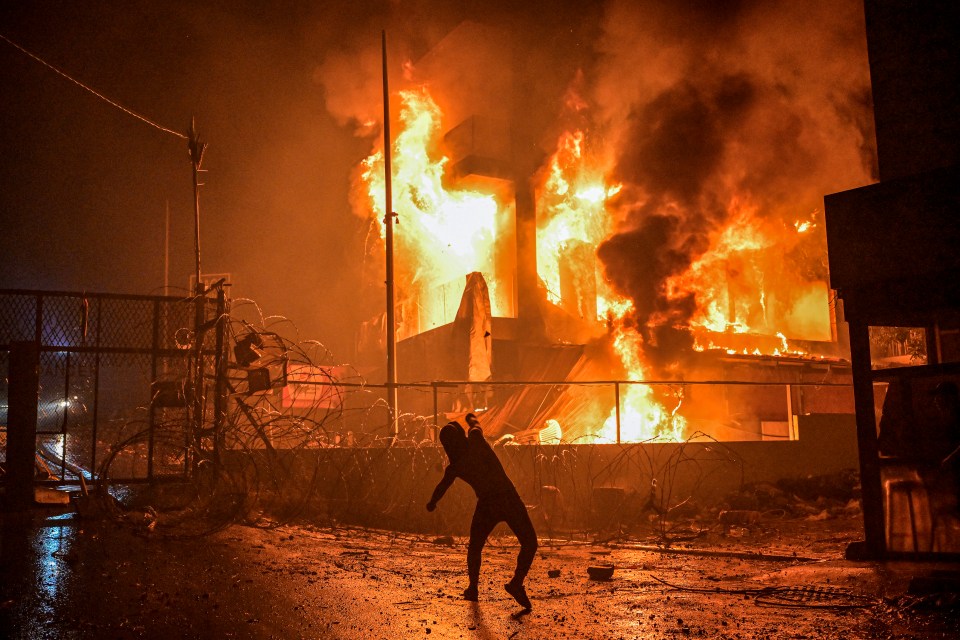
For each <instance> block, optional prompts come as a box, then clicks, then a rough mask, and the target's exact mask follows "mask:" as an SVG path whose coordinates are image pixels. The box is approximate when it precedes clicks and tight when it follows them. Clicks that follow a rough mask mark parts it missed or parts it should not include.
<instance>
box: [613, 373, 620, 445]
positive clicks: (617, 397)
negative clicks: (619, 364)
mask: <svg viewBox="0 0 960 640" xmlns="http://www.w3.org/2000/svg"><path fill="white" fill-rule="evenodd" d="M613 395H614V398H615V404H614V406H615V407H616V410H617V444H620V382H619V381H617V382H614V383H613Z"/></svg>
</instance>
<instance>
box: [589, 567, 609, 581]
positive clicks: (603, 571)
mask: <svg viewBox="0 0 960 640" xmlns="http://www.w3.org/2000/svg"><path fill="white" fill-rule="evenodd" d="M613 570H614V567H613V565H612V564H600V565H593V566H590V567H587V575H589V576H590V579H591V580H598V581H602V580H609V579H610V578H612V577H613Z"/></svg>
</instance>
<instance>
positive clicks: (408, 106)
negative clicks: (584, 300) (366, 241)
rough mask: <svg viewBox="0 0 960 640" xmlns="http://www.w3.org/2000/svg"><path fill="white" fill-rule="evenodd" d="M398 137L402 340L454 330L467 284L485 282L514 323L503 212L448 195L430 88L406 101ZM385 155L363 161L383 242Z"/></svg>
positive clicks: (479, 199) (462, 192)
mask: <svg viewBox="0 0 960 640" xmlns="http://www.w3.org/2000/svg"><path fill="white" fill-rule="evenodd" d="M400 98H401V108H400V113H399V120H400V123H401V127H400V132H399V134H398V135H397V136H396V139H395V140H394V143H393V173H394V180H393V185H394V198H393V200H394V210H395V212H396V213H397V216H398V217H397V222H398V226H397V227H396V236H395V251H396V262H395V264H396V265H397V268H396V272H397V286H398V289H399V290H400V291H401V296H400V297H401V298H403V302H401V305H402V309H403V313H402V314H401V320H400V322H401V323H403V325H404V326H403V327H401V328H399V329H398V335H399V336H400V337H406V336H408V335H415V334H416V333H420V332H422V331H426V330H427V329H431V328H434V327H438V326H441V325H443V324H447V323H449V322H451V321H452V320H453V318H454V316H455V314H456V311H457V306H458V304H459V301H460V295H461V294H462V292H463V283H464V277H465V276H466V275H467V274H469V273H472V272H474V271H480V272H482V273H483V274H484V276H485V278H486V280H487V284H488V287H489V289H490V298H491V306H492V312H493V314H494V315H512V291H511V290H510V288H511V286H512V277H511V275H512V274H500V273H498V272H497V265H496V263H495V260H494V258H495V250H496V245H497V241H498V238H499V233H500V223H499V222H498V218H501V217H504V215H505V214H504V213H503V212H502V211H501V210H502V207H501V205H500V204H499V203H498V202H497V200H496V198H495V197H494V195H493V194H490V193H481V192H479V191H471V190H466V189H447V188H445V186H444V173H445V170H446V165H447V163H448V160H447V158H446V157H443V156H442V155H440V154H438V153H437V151H436V149H437V147H438V145H439V139H440V134H441V113H440V110H439V108H438V107H437V105H436V103H435V102H434V101H433V100H432V98H431V97H430V95H429V93H428V92H427V90H426V89H425V88H422V89H420V90H417V91H403V92H401V93H400ZM383 176H384V169H383V152H382V151H377V152H375V153H373V154H372V155H370V156H369V157H368V158H367V159H366V160H364V161H363V165H362V172H361V179H362V181H363V183H364V184H365V185H366V192H367V194H368V197H369V206H370V208H371V210H372V211H373V213H374V216H375V218H376V219H377V223H378V225H379V228H380V234H381V237H383V236H384V234H385V226H384V223H383V218H384V214H385V210H384V201H383V193H384V184H383V180H384V178H383Z"/></svg>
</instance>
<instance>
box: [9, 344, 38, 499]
mask: <svg viewBox="0 0 960 640" xmlns="http://www.w3.org/2000/svg"><path fill="white" fill-rule="evenodd" d="M9 375H10V378H9V380H10V382H9V386H8V393H9V399H8V413H7V420H8V425H7V463H6V464H7V474H8V476H7V477H8V478H9V484H8V485H7V507H8V509H9V510H10V511H25V510H27V509H29V508H30V507H31V506H32V505H33V473H34V458H35V457H36V454H37V403H38V402H39V400H40V346H39V345H38V344H37V343H36V342H11V343H10V374H9Z"/></svg>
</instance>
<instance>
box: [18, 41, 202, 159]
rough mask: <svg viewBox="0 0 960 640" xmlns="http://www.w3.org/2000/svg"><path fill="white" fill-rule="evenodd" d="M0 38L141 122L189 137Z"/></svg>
mask: <svg viewBox="0 0 960 640" xmlns="http://www.w3.org/2000/svg"><path fill="white" fill-rule="evenodd" d="M0 39H2V40H3V41H4V42H6V43H7V44H9V45H10V46H12V47H14V48H15V49H18V50H19V51H21V52H22V53H24V54H26V55H28V56H30V57H31V58H33V59H34V60H36V61H37V62H39V63H40V64H42V65H43V66H45V67H47V68H48V69H50V70H51V71H53V72H54V73H56V74H57V75H59V76H62V77H64V78H66V79H67V80H69V81H70V82H72V83H73V84H75V85H77V86H78V87H80V88H81V89H84V90H86V91H88V92H90V93H92V94H93V95H95V96H96V97H98V98H100V99H101V100H103V101H104V102H106V103H107V104H109V105H111V106H113V107H116V108H117V109H119V110H120V111H123V112H124V113H126V114H127V115H130V116H133V117H134V118H136V119H137V120H140V121H141V122H145V123H147V124H148V125H150V126H151V127H154V128H156V129H159V130H160V131H163V132H164V133H169V134H172V135H175V136H177V137H178V138H181V139H183V140H186V139H187V135H186V134H184V133H180V132H179V131H174V130H173V129H170V128H167V127H164V126H163V125H160V124H157V123H156V122H154V121H153V120H151V119H150V118H148V117H146V116H143V115H140V114H139V113H137V112H135V111H133V110H132V109H128V108H127V107H125V106H123V105H122V104H120V103H119V102H116V101H115V100H111V99H110V98H108V97H107V96H105V95H103V94H102V93H100V92H99V91H97V90H96V89H93V88H92V87H89V86H87V85H85V84H84V83H82V82H80V81H79V80H77V79H76V78H74V77H73V76H71V75H69V74H68V73H66V72H65V71H63V70H61V69H58V68H57V67H55V66H53V65H52V64H50V63H49V62H47V61H46V60H44V59H43V58H41V57H40V56H38V55H37V54H35V53H33V52H31V51H28V50H27V49H25V48H24V47H22V46H20V45H19V44H17V43H16V42H14V41H13V40H11V39H10V38H8V37H7V36H5V35H3V34H2V33H0Z"/></svg>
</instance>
